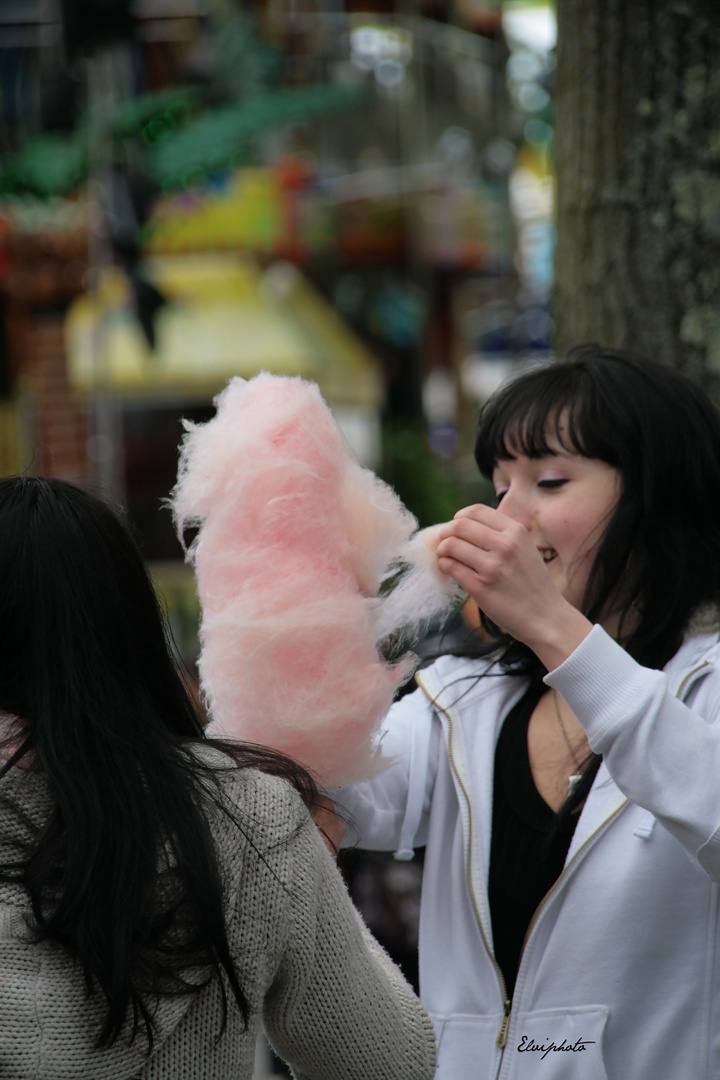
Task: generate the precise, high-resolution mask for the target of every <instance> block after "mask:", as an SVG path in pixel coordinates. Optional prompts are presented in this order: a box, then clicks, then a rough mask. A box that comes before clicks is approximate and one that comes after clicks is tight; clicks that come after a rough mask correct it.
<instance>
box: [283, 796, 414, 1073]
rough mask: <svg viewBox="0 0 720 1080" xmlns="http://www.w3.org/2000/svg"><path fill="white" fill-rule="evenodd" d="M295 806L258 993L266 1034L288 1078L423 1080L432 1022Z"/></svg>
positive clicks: (309, 821)
mask: <svg viewBox="0 0 720 1080" xmlns="http://www.w3.org/2000/svg"><path fill="white" fill-rule="evenodd" d="M303 815H304V817H303V820H302V824H301V825H300V828H299V829H298V831H297V833H296V835H295V837H294V838H293V840H292V841H291V848H290V851H289V856H290V863H289V865H290V877H289V884H288V888H287V897H288V912H287V919H286V924H287V927H288V930H287V936H286V939H285V942H284V948H283V952H282V956H281V959H280V963H279V968H278V970H277V972H276V974H275V977H274V979H273V981H272V985H271V987H270V990H269V992H268V994H267V995H266V998H265V1007H264V1021H265V1029H266V1032H267V1035H268V1038H269V1040H270V1042H271V1044H272V1045H273V1047H274V1048H275V1050H276V1051H277V1053H278V1054H280V1056H281V1057H282V1058H283V1059H284V1060H286V1061H287V1062H288V1063H289V1064H290V1066H291V1068H292V1069H293V1072H294V1076H295V1077H296V1080H359V1078H362V1080H430V1078H431V1077H432V1076H433V1075H434V1072H435V1040H434V1035H433V1029H432V1025H431V1022H430V1020H429V1019H428V1017H427V1015H426V1013H425V1011H424V1009H423V1007H422V1005H421V1004H420V1002H419V1000H418V999H417V997H416V996H415V994H414V993H413V991H412V990H411V988H410V986H409V985H408V984H407V983H406V982H405V979H404V978H403V976H402V975H401V973H400V971H399V970H398V969H397V968H396V967H395V965H394V964H393V963H392V962H391V961H390V959H389V958H388V956H387V955H386V954H385V953H384V952H383V950H382V949H381V947H380V946H379V944H378V943H377V942H376V941H375V939H374V938H373V937H372V936H371V934H370V932H369V931H368V930H367V928H366V927H365V926H364V925H363V923H362V920H361V918H360V915H359V914H358V912H357V911H356V909H355V908H354V907H353V905H352V903H351V901H350V898H349V896H348V893H347V891H346V889H345V885H344V883H343V880H342V878H341V876H340V873H339V871H338V869H337V867H336V866H335V864H334V862H333V860H332V858H331V856H330V854H329V853H328V851H327V850H326V848H325V847H324V845H323V843H322V841H321V839H320V836H319V834H318V831H317V829H316V828H315V826H314V825H313V824H312V822H311V819H310V818H309V816H308V815H307V814H305V812H304V810H303Z"/></svg>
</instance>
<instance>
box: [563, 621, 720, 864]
mask: <svg viewBox="0 0 720 1080" xmlns="http://www.w3.org/2000/svg"><path fill="white" fill-rule="evenodd" d="M707 679H709V680H712V682H711V684H710V685H709V686H707V687H703V700H704V702H705V705H704V707H703V713H702V715H700V714H699V713H698V712H695V711H693V709H691V708H688V706H687V705H685V704H683V702H682V701H680V700H679V699H678V698H677V697H676V696H675V695H674V694H673V693H672V692H671V691H670V690H669V689H668V686H669V680H668V676H667V675H666V673H665V672H663V671H653V670H651V669H649V668H645V667H642V666H641V665H640V664H638V663H636V662H635V661H634V660H633V659H632V657H631V656H629V655H628V653H626V652H625V650H624V649H623V648H621V646H619V645H618V644H617V643H616V642H615V641H613V640H612V638H610V637H609V636H608V635H607V634H606V633H605V632H604V631H603V630H602V629H601V628H600V627H599V626H595V627H594V628H593V629H592V631H591V632H590V634H589V635H588V636H587V637H586V638H585V640H584V641H583V642H582V643H581V644H580V645H579V646H578V648H577V649H576V650H575V651H574V652H573V653H572V654H571V655H570V656H569V657H568V659H567V660H566V661H565V662H564V663H563V664H561V665H560V666H559V667H558V668H556V669H555V670H554V671H552V672H551V673H550V674H549V675H547V676H546V677H545V682H546V683H547V684H548V685H549V686H552V687H555V689H556V690H558V691H559V693H561V694H562V696H563V697H564V698H565V700H566V701H567V703H568V705H569V706H570V708H571V709H572V710H573V711H574V713H575V715H576V716H577V717H578V719H579V720H580V722H581V723H582V725H583V727H584V728H585V731H586V733H587V736H588V739H589V741H590V745H591V747H592V749H593V750H594V751H595V753H598V754H602V755H603V757H604V760H605V762H606V764H607V767H608V770H609V772H610V775H611V776H612V778H613V780H614V781H615V783H616V784H617V785H618V787H619V788H620V790H621V791H622V792H623V794H624V795H626V796H627V797H628V798H629V799H630V800H631V801H632V802H634V803H636V804H637V805H638V806H642V807H644V808H645V809H646V810H649V811H650V812H651V813H652V814H654V815H655V817H656V818H657V819H658V821H660V822H661V824H662V825H663V826H664V827H665V828H666V829H667V830H668V831H669V832H670V833H672V835H673V836H674V837H675V838H676V839H677V840H678V841H679V843H680V844H682V846H683V847H684V848H685V850H686V851H687V853H688V854H689V855H690V857H691V859H692V861H693V862H694V863H695V865H696V866H698V867H699V868H700V869H701V870H702V871H703V872H704V873H705V874H707V875H708V876H709V877H710V878H711V879H712V880H713V881H716V882H720V782H718V778H719V777H720V725H719V724H718V723H717V720H718V717H719V716H720V680H719V679H718V675H717V674H716V673H714V672H712V673H711V674H709V675H707Z"/></svg>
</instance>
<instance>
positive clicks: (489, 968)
mask: <svg viewBox="0 0 720 1080" xmlns="http://www.w3.org/2000/svg"><path fill="white" fill-rule="evenodd" d="M476 458H477V462H478V465H479V467H480V470H481V472H482V473H483V474H484V475H485V476H487V477H489V478H491V479H492V482H493V484H494V487H495V492H496V500H497V501H496V506H495V507H490V506H484V505H476V506H471V507H467V508H465V509H463V510H461V511H460V512H459V513H458V514H457V515H456V516H455V518H454V520H453V521H452V522H450V523H449V524H448V525H447V526H445V527H444V530H443V539H442V541H441V543H440V545H439V548H438V564H439V567H440V569H441V570H442V571H443V572H444V573H446V574H449V575H450V576H451V577H453V578H454V579H455V580H456V581H457V582H458V583H459V584H460V585H461V586H462V587H463V588H464V589H466V590H467V592H468V594H469V596H470V597H471V598H472V600H474V601H475V602H476V603H477V605H478V608H479V610H480V612H481V618H482V624H483V625H482V632H481V633H480V634H479V635H478V640H477V641H476V642H475V643H474V646H473V647H472V648H471V647H469V648H468V650H467V655H465V656H463V657H459V656H448V657H442V658H440V659H439V660H437V661H436V662H435V663H434V664H433V665H432V666H430V667H428V668H426V669H425V670H423V671H421V672H420V673H419V675H418V676H417V682H418V684H419V689H418V690H417V691H416V692H415V693H413V694H411V695H408V696H406V697H405V698H403V699H402V700H401V701H400V702H398V703H397V704H396V705H395V706H394V707H393V709H392V710H391V712H390V714H389V716H388V718H387V721H386V725H385V736H384V738H385V741H384V744H383V745H384V748H385V753H386V754H387V755H388V756H390V757H392V758H394V763H393V765H392V766H391V767H390V768H389V769H388V770H387V771H386V772H385V773H384V774H383V775H382V776H380V777H378V778H377V779H376V780H374V781H371V782H368V783H366V784H362V785H358V786H357V787H356V788H354V789H349V790H347V791H345V792H344V793H343V795H342V799H341V801H342V802H343V803H344V804H345V806H346V808H347V809H349V810H350V812H351V813H352V815H353V818H354V821H355V823H356V828H357V830H358V832H359V837H360V844H361V846H371V847H374V848H387V849H392V848H397V849H399V854H400V855H401V856H406V855H407V852H408V851H409V850H410V849H412V848H413V847H414V846H419V845H426V854H425V868H424V881H423V895H422V909H421V917H420V991H421V997H422V998H423V1001H424V1003H425V1005H426V1007H427V1008H428V1011H429V1013H430V1014H431V1016H432V1018H433V1020H434V1023H435V1026H436V1031H437V1034H438V1046H439V1051H438V1052H439V1069H438V1077H439V1078H441V1080H457V1078H458V1077H467V1076H471V1075H472V1076H473V1077H475V1078H477V1080H481V1078H482V1080H525V1078H528V1080H529V1078H532V1080H536V1078H537V1077H540V1076H542V1077H544V1078H551V1080H571V1078H574V1077H583V1078H585V1077H587V1078H590V1077H593V1078H598V1080H605V1078H607V1080H627V1078H628V1077H632V1080H678V1078H679V1077H692V1078H693V1080H711V1078H714V1077H717V1076H718V1075H720V1034H719V1033H720V1025H719V1024H718V1016H719V1015H720V974H719V973H720V890H719V886H720V724H719V723H718V720H719V719H720V640H719V639H720V413H718V410H717V409H716V408H715V407H714V406H713V405H712V404H711V402H710V401H709V400H708V398H707V397H706V396H705V395H704V394H703V393H702V392H701V390H700V389H699V388H698V387H697V386H695V385H694V384H693V383H692V382H691V381H690V380H689V379H687V378H686V377H684V376H683V375H682V374H680V373H679V372H678V371H676V370H674V369H671V368H669V367H665V366H662V365H660V364H657V363H653V362H651V361H649V360H644V359H642V358H640V357H636V356H634V355H631V354H629V353H626V352H623V351H619V350H612V349H603V348H600V347H598V346H582V347H579V348H577V349H575V350H573V351H572V352H571V353H570V354H569V355H568V356H567V357H566V358H565V359H564V360H562V361H558V362H554V363H551V364H549V365H547V366H543V367H541V368H538V369H536V370H532V371H530V372H529V373H526V374H524V375H522V376H521V377H520V378H518V379H516V380H515V381H514V382H511V383H510V384H509V385H507V386H505V387H504V388H503V389H501V390H500V391H499V392H498V393H497V394H496V395H495V396H494V397H493V398H492V399H491V400H490V401H489V402H488V403H487V405H486V406H485V408H484V409H483V411H482V413H481V416H480V425H479V431H478V437H477V443H476Z"/></svg>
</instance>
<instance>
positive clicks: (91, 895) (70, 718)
mask: <svg viewBox="0 0 720 1080" xmlns="http://www.w3.org/2000/svg"><path fill="white" fill-rule="evenodd" d="M0 579H1V580H2V582H3V585H2V589H1V590H0V655H2V661H3V662H2V668H1V669H0V709H2V710H3V711H4V712H5V713H7V714H11V715H12V716H14V717H15V719H14V721H13V723H12V724H11V729H10V732H9V734H7V736H6V738H5V739H4V740H3V741H0V750H2V749H3V748H7V747H8V746H11V747H12V748H13V749H14V753H12V754H11V756H10V758H9V759H8V761H7V762H6V763H5V766H4V767H3V769H2V770H0V775H2V773H5V772H7V771H8V770H9V768H10V767H12V765H13V764H14V763H15V762H16V761H18V760H20V759H21V758H22V757H23V756H24V755H26V754H28V753H29V752H31V751H32V753H33V758H32V759H31V760H32V762H33V767H34V768H35V769H38V770H41V771H42V774H43V776H44V778H45V781H46V783H47V788H48V791H49V794H50V797H51V807H52V809H51V812H50V816H49V818H48V820H47V821H46V822H45V823H44V824H42V825H41V826H39V827H38V828H37V830H36V834H35V835H34V837H33V838H32V839H31V840H30V841H29V843H28V844H20V845H19V846H20V850H19V851H18V856H17V858H16V859H15V860H14V861H13V862H11V863H10V862H7V861H5V862H3V864H2V865H0V881H6V882H11V883H20V884H21V885H22V886H23V887H24V888H25V890H26V892H27V894H28V896H29V899H30V903H31V906H32V912H33V916H34V927H33V930H34V931H35V937H36V940H44V939H49V940H52V941H56V942H58V943H59V944H60V945H62V946H63V947H64V948H65V949H66V950H68V952H69V953H70V955H71V956H73V957H74V958H75V959H76V960H77V961H78V962H79V964H80V967H81V970H82V971H83V973H84V975H85V981H86V985H87V987H88V991H89V992H93V991H95V990H97V989H98V988H99V991H100V993H101V994H102V995H104V998H105V1004H106V1010H105V1017H104V1024H103V1027H102V1030H101V1031H99V1032H98V1043H97V1045H98V1047H103V1046H108V1045H112V1043H113V1042H115V1041H116V1040H117V1039H118V1037H120V1036H121V1035H123V1036H124V1034H125V1024H126V1023H127V1024H129V1027H130V1031H131V1035H132V1038H134V1037H135V1036H136V1035H137V1034H138V1032H139V1031H140V1030H143V1031H144V1032H145V1033H146V1035H147V1039H148V1045H149V1047H150V1048H151V1047H152V1035H153V1016H152V1002H153V1000H154V996H155V995H156V994H161V995H162V994H165V993H172V994H194V993H197V991H198V989H199V987H200V985H204V983H201V982H199V981H198V969H200V970H201V971H203V972H204V978H205V981H206V982H207V981H209V980H210V979H215V978H216V979H218V980H219V983H220V988H221V993H222V997H223V1006H224V1009H225V1010H226V1009H227V998H228V997H231V1000H233V1003H234V1004H235V1005H236V1006H237V1007H238V1008H239V1009H240V1011H241V1013H242V1015H243V1017H244V1019H245V1020H246V1021H247V1019H248V1013H249V1008H248V1002H247V999H246V996H245V994H244V992H243V988H242V986H241V984H240V981H239V976H238V971H237V966H236V960H235V958H234V957H233V955H232V953H231V949H230V945H229V943H228V938H227V933H226V923H225V912H224V909H223V897H224V896H225V894H226V887H227V882H225V881H224V880H223V873H222V867H221V865H219V862H218V859H217V857H216V851H215V844H214V840H213V833H212V829H211V819H212V817H213V816H214V815H215V813H216V811H220V812H223V813H226V814H228V815H229V816H231V818H232V821H233V823H234V824H235V825H236V826H237V827H238V828H239V829H240V830H242V831H245V830H246V828H247V826H246V824H244V823H243V821H242V815H241V813H240V811H239V809H233V808H231V807H230V806H229V805H228V799H227V796H224V797H223V793H222V790H221V788H222V785H221V782H220V773H221V771H222V770H223V766H222V765H217V764H216V762H217V759H218V755H213V756H212V757H208V755H207V754H206V753H203V754H200V753H198V749H199V748H201V747H202V746H203V745H204V746H207V745H208V742H209V740H208V739H207V737H206V736H205V733H204V729H203V722H202V718H201V716H200V714H199V712H198V710H197V708H196V706H195V704H194V701H193V698H192V697H191V696H190V694H189V693H188V690H187V687H186V685H185V682H184V679H183V678H182V676H181V674H180V671H179V669H178V666H177V664H176V661H175V659H174V655H173V650H172V641H171V639H170V637H169V631H168V629H167V626H166V623H165V620H164V617H163V614H162V611H161V608H160V607H159V604H158V600H157V597H156V595H155V590H154V588H153V585H152V582H151V580H150V578H149V576H148V573H147V570H146V568H145V565H144V563H143V560H142V556H141V554H140V551H139V549H138V546H137V545H136V543H135V541H134V539H133V537H132V535H131V533H130V532H129V530H128V528H127V527H126V525H125V523H124V521H123V520H122V519H121V518H120V516H119V515H118V514H116V513H115V512H114V511H113V510H111V509H110V508H109V507H108V506H106V505H105V504H104V503H103V502H101V500H100V499H98V498H95V497H94V496H93V495H90V494H88V493H87V492H85V491H82V490H81V489H80V488H78V487H76V486H75V485H73V484H70V483H67V482H65V481H62V480H55V479H45V478H42V477H19V476H18V477H6V478H3V479H0ZM18 744H19V745H18ZM212 746H213V747H215V748H216V749H217V750H221V751H222V752H223V754H225V762H226V765H225V767H226V768H233V766H238V767H246V766H248V767H249V766H252V767H255V768H259V769H261V770H264V771H266V772H268V773H273V774H275V775H279V776H282V777H284V778H285V779H286V780H288V781H289V782H290V783H292V784H293V785H294V786H295V787H296V788H297V789H298V790H299V791H300V793H301V795H302V796H303V798H304V799H305V802H306V803H307V804H308V805H312V804H313V802H314V800H315V799H316V797H317V789H316V787H315V784H314V781H313V779H312V777H311V776H310V775H309V774H308V773H307V772H306V771H305V770H304V769H303V768H301V766H299V765H297V764H296V763H295V762H293V761H291V760H290V759H289V758H286V757H285V755H283V754H280V753H277V752H275V751H273V750H270V749H268V748H264V747H257V746H252V745H244V744H239V743H238V744H235V743H222V742H220V741H217V740H212ZM15 747H17V749H15ZM222 760H223V759H222V758H220V761H222ZM0 792H1V789H0ZM0 798H1V799H3V802H4V803H5V805H6V806H7V807H8V808H9V809H10V810H11V811H12V809H13V803H12V800H11V799H10V798H9V797H7V798H5V797H4V796H3V795H2V794H1V793H0ZM15 809H16V810H17V808H15ZM259 854H260V858H262V854H261V853H259ZM188 972H190V974H189V975H188ZM226 987H227V989H226ZM225 1018H226V1012H225V1014H224V1015H223V1018H222V1019H223V1025H222V1026H223V1027H224V1024H225ZM221 1031H222V1028H221Z"/></svg>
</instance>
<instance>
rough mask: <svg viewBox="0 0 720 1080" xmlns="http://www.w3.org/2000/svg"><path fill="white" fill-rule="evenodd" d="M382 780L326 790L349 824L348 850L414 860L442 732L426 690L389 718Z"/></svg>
mask: <svg viewBox="0 0 720 1080" xmlns="http://www.w3.org/2000/svg"><path fill="white" fill-rule="evenodd" d="M381 738H382V751H383V757H384V759H385V761H386V762H387V763H388V764H387V767H386V768H385V769H384V770H383V772H381V773H380V774H379V775H378V776H376V777H374V778H373V779H371V780H367V781H364V782H362V783H358V784H353V785H352V786H350V787H346V788H341V789H340V790H339V791H331V792H328V794H329V795H330V797H331V798H333V799H334V801H335V802H336V803H337V805H338V808H339V809H340V811H341V813H343V815H344V817H345V818H346V820H347V823H348V825H347V829H346V833H345V838H344V840H343V846H344V847H350V846H355V845H357V846H359V847H361V848H366V849H368V850H371V851H395V857H396V858H398V859H411V858H412V856H413V851H414V848H415V847H421V846H422V845H423V844H424V843H425V842H426V839H427V824H428V814H429V811H430V801H431V797H432V790H433V786H434V783H435V776H436V773H437V762H438V754H439V752H440V746H441V729H440V725H439V722H438V720H437V718H436V717H435V716H434V710H433V709H432V707H431V705H430V703H429V702H428V700H427V698H426V697H425V694H424V693H423V692H422V690H416V691H415V692H414V693H412V694H408V695H406V696H405V697H404V698H401V699H400V701H398V702H397V703H396V704H395V705H393V707H392V708H391V709H390V711H389V713H388V715H387V717H386V718H385V721H384V724H383V728H382V733H381Z"/></svg>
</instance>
